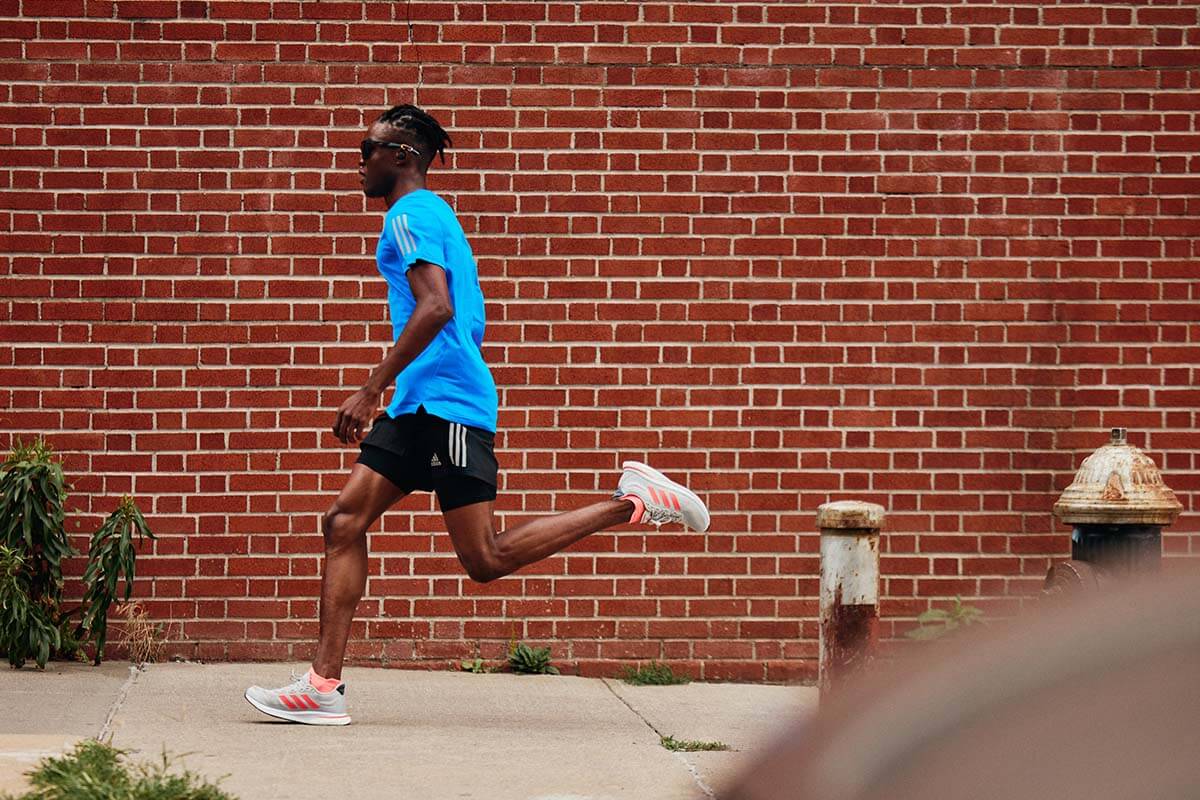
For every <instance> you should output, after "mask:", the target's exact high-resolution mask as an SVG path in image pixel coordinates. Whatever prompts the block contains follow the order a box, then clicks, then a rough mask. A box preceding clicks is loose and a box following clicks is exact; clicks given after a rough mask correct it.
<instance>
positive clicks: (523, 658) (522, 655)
mask: <svg viewBox="0 0 1200 800" xmlns="http://www.w3.org/2000/svg"><path fill="white" fill-rule="evenodd" d="M508 666H509V667H510V668H511V669H512V671H513V672H518V673H521V674H523V675H557V674H558V667H555V666H551V664H550V648H549V647H539V648H537V649H534V648H531V647H530V646H529V645H527V644H525V643H524V642H521V643H520V644H518V645H516V646H515V647H513V648H512V649H511V650H509V652H508Z"/></svg>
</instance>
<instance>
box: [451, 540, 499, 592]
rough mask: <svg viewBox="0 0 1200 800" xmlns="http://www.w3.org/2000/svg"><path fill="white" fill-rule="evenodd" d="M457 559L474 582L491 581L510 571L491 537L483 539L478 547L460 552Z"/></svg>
mask: <svg viewBox="0 0 1200 800" xmlns="http://www.w3.org/2000/svg"><path fill="white" fill-rule="evenodd" d="M458 560H459V561H460V562H462V565H463V568H464V569H466V571H467V576H468V577H469V578H470V579H471V580H473V581H475V582H476V583H491V582H492V581H494V580H496V579H497V578H503V577H504V576H505V575H507V574H508V573H510V572H512V568H511V567H509V566H508V565H507V561H506V559H505V556H504V553H503V552H501V548H500V547H499V546H498V545H497V544H496V541H495V539H494V538H493V537H488V538H485V539H483V544H481V546H479V547H475V548H472V549H470V550H466V551H464V552H460V553H459V554H458Z"/></svg>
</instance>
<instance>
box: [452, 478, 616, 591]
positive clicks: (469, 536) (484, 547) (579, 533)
mask: <svg viewBox="0 0 1200 800" xmlns="http://www.w3.org/2000/svg"><path fill="white" fill-rule="evenodd" d="M494 505H495V504H494V503H492V502H486V503H473V504H471V505H468V506H462V507H461V508H455V509H453V510H451V511H446V512H445V513H444V514H443V517H444V518H445V520H446V529H447V531H449V533H450V540H451V541H452V542H453V543H454V549H455V551H456V552H457V553H458V560H459V561H461V562H462V565H463V566H464V567H466V570H467V574H468V575H470V576H471V579H472V580H476V581H479V582H480V583H487V582H488V581H492V580H495V579H496V578H502V577H504V576H505V575H508V574H509V573H510V572H513V571H515V570H517V569H520V568H521V567H523V566H525V565H526V564H532V563H533V562H535V561H540V560H541V559H543V558H545V557H547V556H551V555H554V554H555V553H557V552H558V551H559V550H562V549H563V548H564V547H566V546H567V545H570V544H573V543H574V542H577V541H579V540H580V539H582V538H583V537H585V536H587V535H589V534H592V533H595V532H596V531H602V530H605V529H606V528H612V527H615V526H617V525H623V524H625V523H627V522H629V521H630V519H631V517H632V516H633V513H634V505H635V504H634V502H633V501H632V500H626V499H624V498H622V499H620V500H605V501H604V502H601V503H595V504H593V505H590V506H587V507H585V508H580V509H576V510H575V511H568V512H566V513H564V514H556V515H554V516H551V517H541V518H539V519H535V520H531V521H529V522H526V523H524V524H522V525H518V526H517V527H515V528H509V529H508V530H506V531H502V532H501V533H496V531H495V529H494V528H493V527H492V514H493V507H494Z"/></svg>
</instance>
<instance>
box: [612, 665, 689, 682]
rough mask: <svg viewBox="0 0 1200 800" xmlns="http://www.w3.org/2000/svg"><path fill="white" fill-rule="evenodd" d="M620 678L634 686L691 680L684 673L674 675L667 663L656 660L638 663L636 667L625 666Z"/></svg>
mask: <svg viewBox="0 0 1200 800" xmlns="http://www.w3.org/2000/svg"><path fill="white" fill-rule="evenodd" d="M621 680H623V681H625V682H626V683H631V684H633V685H634V686H671V685H674V684H680V683H689V682H690V681H691V679H690V678H688V677H687V676H686V675H676V674H675V672H674V671H673V670H672V669H671V668H670V667H669V666H668V665H666V664H660V663H658V662H657V661H651V662H650V663H649V664H640V665H638V667H637V668H636V669H634V668H633V667H626V668H625V671H624V673H623V674H622V675H621Z"/></svg>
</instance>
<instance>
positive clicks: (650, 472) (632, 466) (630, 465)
mask: <svg viewBox="0 0 1200 800" xmlns="http://www.w3.org/2000/svg"><path fill="white" fill-rule="evenodd" d="M621 469H627V470H632V471H633V472H637V473H640V474H641V475H642V477H643V478H649V479H651V480H654V481H663V482H666V483H669V484H671V486H673V487H678V488H677V491H678V492H679V493H680V494H681V495H683V496H685V497H689V498H691V499H692V500H694V501H695V502H696V504H697V505H699V506H700V508H701V510H702V511H703V512H704V527H703V528H694V529H693V530H695V531H697V532H699V533H704V532H705V531H707V530H708V526H709V525H710V524H711V523H712V517H711V516H710V515H709V513H708V506H706V505H705V504H704V501H703V500H701V499H700V498H699V497H698V496H697V495H696V493H695V492H693V491H692V490H691V489H689V488H687V487H686V486H684V485H683V484H682V483H678V482H676V481H673V480H671V479H670V478H668V477H667V476H666V475H663V474H662V473H661V472H659V471H658V470H656V469H655V468H654V467H652V466H650V465H649V464H643V463H642V462H640V461H623V462H621Z"/></svg>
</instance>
